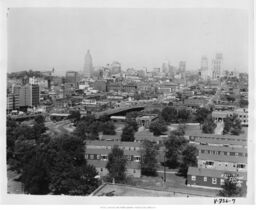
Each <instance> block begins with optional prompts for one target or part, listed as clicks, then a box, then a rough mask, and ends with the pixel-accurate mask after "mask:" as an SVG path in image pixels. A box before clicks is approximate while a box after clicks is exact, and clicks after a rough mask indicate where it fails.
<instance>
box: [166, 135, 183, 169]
mask: <svg viewBox="0 0 256 210" xmlns="http://www.w3.org/2000/svg"><path fill="white" fill-rule="evenodd" d="M186 145H187V140H186V139H185V138H184V137H183V136H177V135H174V134H173V133H171V135H170V136H169V138H168V140H167V141H166V142H165V148H166V155H165V156H166V162H165V164H166V165H167V166H168V167H169V168H177V167H178V166H179V165H180V164H181V162H182V151H183V149H184V147H185V146H186Z"/></svg>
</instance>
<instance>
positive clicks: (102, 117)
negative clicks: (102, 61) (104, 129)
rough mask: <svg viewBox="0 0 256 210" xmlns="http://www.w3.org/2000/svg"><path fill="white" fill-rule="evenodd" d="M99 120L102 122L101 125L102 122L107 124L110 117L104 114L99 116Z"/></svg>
mask: <svg viewBox="0 0 256 210" xmlns="http://www.w3.org/2000/svg"><path fill="white" fill-rule="evenodd" d="M99 120H100V121H101V122H103V123H104V122H108V121H109V120H110V117H109V115H107V114H104V115H102V116H100V118H99Z"/></svg>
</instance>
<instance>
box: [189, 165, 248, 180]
mask: <svg viewBox="0 0 256 210" xmlns="http://www.w3.org/2000/svg"><path fill="white" fill-rule="evenodd" d="M224 174H233V175H234V176H237V175H238V176H239V177H240V178H241V179H243V180H247V173H246V172H234V171H232V172H231V171H223V170H215V169H208V168H196V167H189V169H188V175H193V176H207V177H214V178H224Z"/></svg>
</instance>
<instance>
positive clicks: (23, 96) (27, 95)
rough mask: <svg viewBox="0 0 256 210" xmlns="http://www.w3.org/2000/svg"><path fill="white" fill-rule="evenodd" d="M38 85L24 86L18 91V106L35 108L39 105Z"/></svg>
mask: <svg viewBox="0 0 256 210" xmlns="http://www.w3.org/2000/svg"><path fill="white" fill-rule="evenodd" d="M39 100H40V91H39V85H29V84H27V85H24V86H22V87H21V88H20V91H19V101H20V106H28V107H36V106H38V105H39Z"/></svg>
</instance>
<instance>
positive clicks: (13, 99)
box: [7, 94, 20, 110]
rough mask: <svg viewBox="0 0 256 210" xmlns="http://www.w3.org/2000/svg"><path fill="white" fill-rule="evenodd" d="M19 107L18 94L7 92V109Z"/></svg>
mask: <svg viewBox="0 0 256 210" xmlns="http://www.w3.org/2000/svg"><path fill="white" fill-rule="evenodd" d="M19 107H20V100H19V95H16V94H8V96H7V110H15V109H18V108H19Z"/></svg>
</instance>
